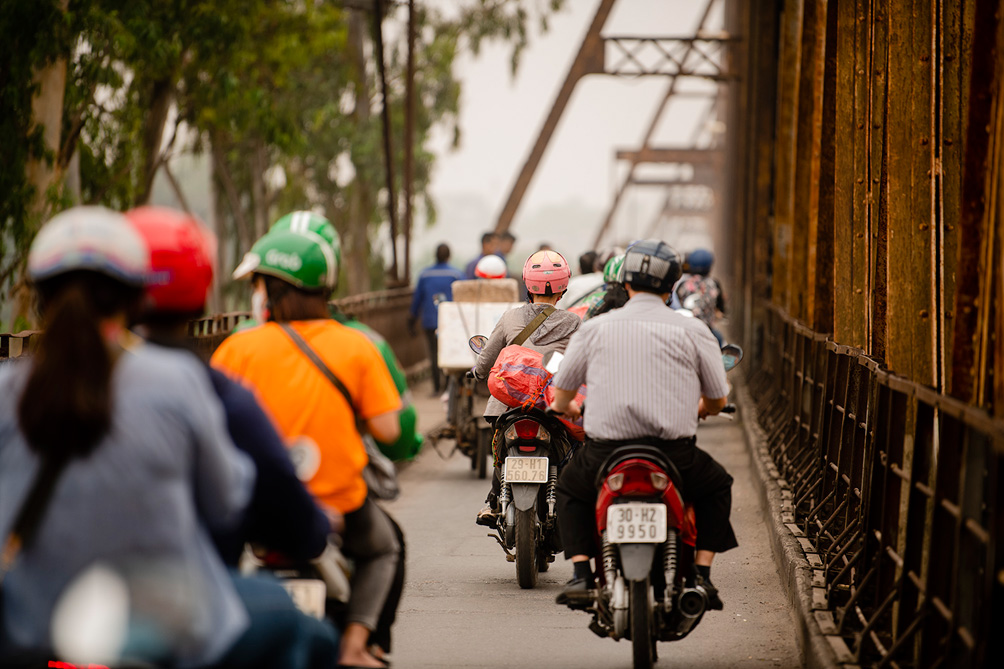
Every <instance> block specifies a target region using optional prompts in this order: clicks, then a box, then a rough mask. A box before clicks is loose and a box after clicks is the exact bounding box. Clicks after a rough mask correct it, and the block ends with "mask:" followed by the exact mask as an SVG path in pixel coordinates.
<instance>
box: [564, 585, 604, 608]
mask: <svg viewBox="0 0 1004 669" xmlns="http://www.w3.org/2000/svg"><path fill="white" fill-rule="evenodd" d="M595 587H596V584H595V583H594V582H593V581H592V579H586V578H573V579H572V580H571V581H569V582H568V583H566V584H565V587H564V588H562V590H561V592H560V593H558V596H557V597H555V598H554V601H555V603H556V604H564V605H565V606H570V607H572V608H576V607H585V606H588V605H589V604H590V603H591V601H592V593H591V592H590V591H591V590H592V589H593V588H595Z"/></svg>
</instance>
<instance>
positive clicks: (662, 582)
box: [568, 344, 742, 669]
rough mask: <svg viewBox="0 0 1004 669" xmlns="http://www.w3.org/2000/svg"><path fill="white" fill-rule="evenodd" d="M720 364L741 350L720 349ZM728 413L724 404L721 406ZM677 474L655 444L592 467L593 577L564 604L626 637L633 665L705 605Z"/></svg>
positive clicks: (610, 633) (606, 632)
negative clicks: (580, 594) (595, 491)
mask: <svg viewBox="0 0 1004 669" xmlns="http://www.w3.org/2000/svg"><path fill="white" fill-rule="evenodd" d="M722 357H723V362H724V364H725V369H726V371H727V370H730V369H732V368H733V367H735V366H736V365H737V364H739V361H740V360H741V359H742V349H741V348H739V347H738V346H734V345H731V344H730V345H727V346H726V347H725V348H723V349H722ZM734 412H735V406H734V405H728V406H726V408H725V409H723V413H726V414H729V413H734ZM679 485H680V474H679V472H677V470H676V467H674V466H673V464H672V463H671V462H670V461H669V460H667V459H666V457H665V456H664V455H663V453H662V451H661V450H659V449H658V448H655V447H652V446H646V445H641V444H639V445H630V446H622V447H619V448H616V449H614V450H613V451H612V452H611V454H610V456H609V457H608V458H607V460H606V461H605V462H604V463H603V465H602V467H601V468H600V473H599V476H598V477H597V486H598V487H599V488H600V491H599V495H598V497H597V500H596V529H597V542H598V546H599V552H598V555H599V556H600V558H599V564H598V565H597V566H598V569H597V571H598V572H599V574H598V583H597V587H596V589H595V590H592V591H589V593H588V596H587V597H586V598H583V599H578V600H571V601H569V603H568V605H569V607H570V608H573V609H581V610H585V611H588V612H590V613H592V614H593V620H592V622H591V623H590V625H589V629H591V630H592V631H593V632H594V633H596V634H597V635H599V636H601V637H609V638H611V639H614V640H616V641H619V640H621V639H629V640H630V641H631V647H632V653H633V656H634V667H635V669H651V667H652V664H653V663H654V662H655V660H656V659H658V654H657V652H656V642H658V641H676V640H678V639H682V638H683V637H685V636H687V635H688V634H689V633H690V632H691V631H692V630H693V629H694V627H696V626H697V624H698V623H699V622H700V621H701V618H702V616H703V615H704V612H705V610H706V609H707V607H708V593H707V592H706V591H705V589H704V588H703V587H702V586H701V585H698V584H696V583H695V582H694V579H693V576H692V574H693V564H694V544H695V541H696V539H697V529H696V525H695V520H694V509H693V507H692V506H691V505H689V504H685V503H684V501H683V498H682V497H681V495H680V492H679Z"/></svg>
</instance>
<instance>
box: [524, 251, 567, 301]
mask: <svg viewBox="0 0 1004 669" xmlns="http://www.w3.org/2000/svg"><path fill="white" fill-rule="evenodd" d="M571 276H572V270H571V269H569V267H568V263H567V262H566V261H565V257H564V256H563V255H561V254H560V253H558V252H557V251H537V252H536V253H534V254H533V255H532V256H530V257H529V258H527V259H526V263H525V264H524V265H523V283H525V284H526V289H527V290H528V291H529V292H531V293H533V294H534V295H557V294H558V293H563V292H565V289H566V288H568V279H570V278H571Z"/></svg>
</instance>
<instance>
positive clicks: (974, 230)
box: [949, 0, 1004, 416]
mask: <svg viewBox="0 0 1004 669" xmlns="http://www.w3.org/2000/svg"><path fill="white" fill-rule="evenodd" d="M1000 22H1001V17H1000V9H999V6H998V3H996V2H993V1H992V0H980V1H978V2H977V3H976V9H975V23H974V25H975V29H974V31H973V38H972V52H973V53H974V54H977V53H978V54H984V57H982V58H975V57H974V58H973V59H972V62H971V69H970V72H969V122H968V129H967V133H966V145H965V164H964V177H963V182H962V211H961V217H960V219H959V244H958V251H959V256H958V264H957V269H956V272H957V273H956V284H955V333H954V334H955V336H954V350H953V355H952V377H951V384H950V389H949V390H950V392H951V394H952V395H954V396H955V397H958V398H959V399H962V400H964V401H966V402H971V403H974V404H984V403H985V402H986V400H987V399H988V397H987V393H986V392H985V388H984V387H983V385H982V384H983V382H984V381H985V373H986V371H985V370H986V368H987V367H988V363H989V362H990V361H989V360H988V354H990V353H991V350H992V349H990V348H989V346H988V344H989V342H988V338H989V335H990V334H992V333H993V326H992V325H991V323H992V321H991V318H990V313H992V307H993V306H994V304H993V301H992V300H991V299H988V298H991V297H992V293H993V290H992V289H993V285H992V284H991V285H990V286H988V285H987V284H988V280H987V277H988V275H990V276H991V277H992V276H993V275H994V274H995V272H996V273H998V275H999V272H1000V269H999V268H1000V264H1001V263H1000V256H999V255H998V256H997V257H996V262H994V256H993V250H994V247H995V244H994V238H995V236H997V235H1000V234H1001V231H1000V227H1001V217H1000V214H999V211H997V210H995V207H999V206H1000V201H999V195H998V192H999V191H998V190H996V189H999V188H1000V169H1001V152H1002V148H1004V147H1001V146H1000V144H1001V142H1002V141H1004V138H1002V125H1004V122H1002V119H1001V117H1000V114H1001V113H1002V112H1001V105H1002V103H1004V95H1002V90H1001V89H1002V86H1001V79H1002V76H1004V66H1002V64H1001V58H1002V52H1004V41H1002V39H1001V36H1000V33H1001V25H1000ZM998 249H999V246H998ZM998 253H1000V251H999V250H998ZM988 261H989V264H988ZM995 266H996V269H995ZM991 281H992V278H991ZM996 288H997V300H996V303H997V304H996V306H997V311H998V314H1000V313H1001V312H1004V309H1002V308H1001V305H1000V299H1001V296H1002V294H1004V289H1002V288H1001V286H1000V283H999V282H998V283H997V286H996ZM999 319H1000V315H998V320H997V323H996V325H997V330H996V333H995V334H996V339H997V350H996V351H994V352H995V353H996V354H997V355H996V356H995V357H996V360H994V361H993V363H994V367H993V369H994V371H995V376H997V377H998V381H997V383H998V384H999V383H1000V377H1001V376H1004V372H1002V367H1004V365H1002V360H1001V358H1002V355H1001V351H1000V343H1001V339H1004V328H1001V325H1000V320H999ZM998 388H999V386H998ZM999 392H1000V391H999V389H998V391H997V393H994V394H995V395H997V394H998V393H999ZM997 399H999V398H997ZM1001 404H1004V402H998V403H997V404H996V405H995V406H994V413H995V414H997V415H999V416H1000V415H1004V407H1002V406H1001Z"/></svg>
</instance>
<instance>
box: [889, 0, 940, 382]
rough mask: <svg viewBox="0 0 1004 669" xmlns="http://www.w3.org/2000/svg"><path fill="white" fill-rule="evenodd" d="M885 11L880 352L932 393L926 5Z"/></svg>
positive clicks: (933, 219) (921, 0)
mask: <svg viewBox="0 0 1004 669" xmlns="http://www.w3.org/2000/svg"><path fill="white" fill-rule="evenodd" d="M932 2H935V0H918V1H917V2H914V3H910V4H901V3H895V2H893V3H890V4H889V15H888V19H889V21H888V26H889V51H888V53H889V71H890V73H894V76H890V77H889V83H888V97H887V99H886V104H887V107H886V110H887V113H888V118H887V121H886V127H887V134H886V147H885V151H886V155H887V158H886V160H887V165H888V183H889V187H888V188H889V190H888V193H889V216H888V234H889V236H888V269H887V272H888V273H887V280H888V283H887V289H886V295H887V298H886V299H887V309H888V311H887V320H886V333H887V337H888V338H887V342H895V345H892V346H887V348H886V355H885V361H886V364H887V365H888V366H889V368H890V369H891V370H892V371H894V372H896V373H898V374H902V375H904V376H906V377H908V378H911V379H913V380H914V381H918V382H920V383H924V384H927V385H931V386H937V384H938V378H937V375H936V364H935V358H936V355H937V352H936V348H935V347H936V345H937V337H936V335H935V331H934V323H935V321H936V319H935V316H934V311H935V300H934V295H935V292H936V286H935V280H936V275H937V273H936V270H935V267H936V265H937V263H939V262H940V261H941V258H940V257H939V254H938V253H937V251H938V249H937V248H936V245H935V239H934V231H935V230H936V229H937V226H938V218H939V216H940V212H938V211H935V210H934V202H935V193H934V191H933V188H934V185H935V182H934V172H935V170H936V169H937V163H936V161H935V155H934V152H933V151H932V145H933V141H932V140H934V139H935V137H934V128H933V117H932V110H933V108H934V95H935V91H934V86H933V78H934V76H933V71H932V67H933V65H932V58H931V56H932V54H931V44H932V26H931V3H932Z"/></svg>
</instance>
